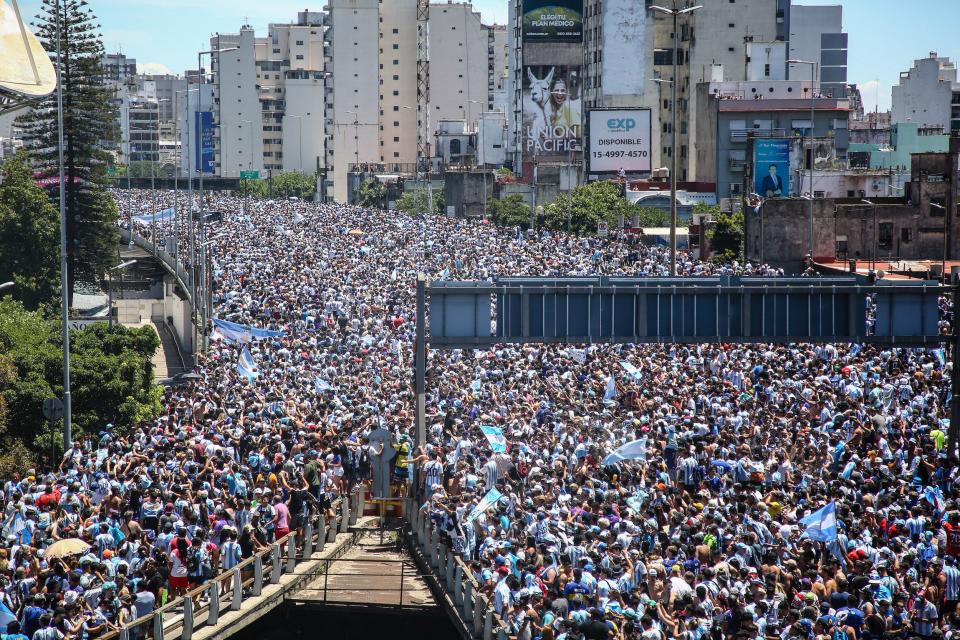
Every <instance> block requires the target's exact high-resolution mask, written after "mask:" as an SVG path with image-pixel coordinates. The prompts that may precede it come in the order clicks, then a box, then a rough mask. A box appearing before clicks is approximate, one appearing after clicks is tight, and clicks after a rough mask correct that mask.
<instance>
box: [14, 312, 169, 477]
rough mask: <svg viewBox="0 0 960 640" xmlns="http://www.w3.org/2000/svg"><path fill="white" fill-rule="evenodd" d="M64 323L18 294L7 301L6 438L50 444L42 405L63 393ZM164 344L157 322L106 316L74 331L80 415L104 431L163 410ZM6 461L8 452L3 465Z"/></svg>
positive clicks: (44, 447)
mask: <svg viewBox="0 0 960 640" xmlns="http://www.w3.org/2000/svg"><path fill="white" fill-rule="evenodd" d="M60 337H61V334H60V325H59V323H58V322H57V321H55V320H49V319H46V318H44V317H43V316H42V315H41V314H40V313H37V312H33V311H27V310H26V309H24V307H23V306H22V305H21V304H20V303H18V302H15V301H13V300H10V299H9V298H8V299H5V300H3V301H0V443H2V444H3V448H4V449H9V448H10V447H11V446H12V444H13V443H20V444H21V445H23V446H26V447H31V448H33V449H34V450H35V451H36V453H37V454H38V455H41V456H42V455H44V454H45V453H47V452H48V451H49V449H50V439H49V435H48V434H49V432H50V426H49V425H48V424H46V423H45V421H44V419H43V415H42V411H41V409H42V405H43V401H44V400H45V399H46V398H50V397H54V396H56V397H59V396H61V395H62V393H63V386H62V383H63V378H62V369H61V359H60V358H61V349H62V344H63V343H62V342H61V340H60ZM159 346H160V339H159V337H158V336H157V334H156V332H155V331H154V329H153V328H152V327H143V328H140V329H129V328H127V327H124V326H122V325H115V326H114V327H113V328H112V329H111V328H108V327H107V325H106V323H97V324H94V325H92V326H90V327H88V328H86V329H84V330H82V331H73V332H71V349H70V351H71V355H72V369H71V382H72V385H71V386H72V389H71V390H72V395H73V418H74V422H75V424H76V427H77V429H79V430H81V431H93V432H96V431H97V430H99V429H102V428H103V427H104V426H105V425H106V424H108V423H111V424H113V425H114V426H115V427H116V428H117V429H119V430H120V431H125V430H128V429H130V428H132V427H134V426H136V425H137V424H138V423H140V422H141V421H144V420H148V419H150V418H152V417H154V416H156V415H158V414H159V412H160V409H161V404H160V400H161V397H162V389H161V388H160V387H159V386H158V385H155V384H154V383H153V363H152V361H151V357H152V356H153V353H154V352H155V351H156V350H157V348H158V347H159ZM2 467H3V461H2V460H0V468H2Z"/></svg>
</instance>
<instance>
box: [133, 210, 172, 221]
mask: <svg viewBox="0 0 960 640" xmlns="http://www.w3.org/2000/svg"><path fill="white" fill-rule="evenodd" d="M176 217H177V212H176V210H175V209H173V208H172V207H171V208H169V209H164V210H163V211H158V212H156V213H147V214H145V215H142V216H134V218H133V221H134V222H136V223H137V224H151V223H153V222H166V221H167V220H173V219H174V218H176Z"/></svg>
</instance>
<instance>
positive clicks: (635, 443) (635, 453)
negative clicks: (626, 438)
mask: <svg viewBox="0 0 960 640" xmlns="http://www.w3.org/2000/svg"><path fill="white" fill-rule="evenodd" d="M646 459H647V438H639V439H637V440H632V441H630V442H628V443H627V444H625V445H623V446H622V447H620V448H619V449H617V450H616V451H614V452H613V453H611V454H609V455H607V457H606V458H604V459H603V464H604V465H605V466H610V465H614V464H617V463H618V462H623V461H625V460H646Z"/></svg>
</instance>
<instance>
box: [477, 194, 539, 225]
mask: <svg viewBox="0 0 960 640" xmlns="http://www.w3.org/2000/svg"><path fill="white" fill-rule="evenodd" d="M487 215H488V216H489V217H490V220H491V221H492V222H493V223H494V224H498V225H500V226H503V227H522V228H524V229H526V228H527V227H529V226H530V205H528V204H527V203H526V202H524V201H523V196H522V195H520V194H519V193H514V194H511V195H509V196H507V197H506V198H503V199H500V200H498V199H497V198H490V199H489V200H487Z"/></svg>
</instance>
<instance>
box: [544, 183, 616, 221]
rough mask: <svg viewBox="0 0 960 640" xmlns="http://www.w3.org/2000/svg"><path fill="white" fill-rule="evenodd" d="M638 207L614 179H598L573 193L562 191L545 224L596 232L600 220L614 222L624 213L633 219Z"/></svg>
mask: <svg viewBox="0 0 960 640" xmlns="http://www.w3.org/2000/svg"><path fill="white" fill-rule="evenodd" d="M634 211H635V209H634V206H633V205H631V204H630V203H629V202H628V201H627V199H626V198H624V197H623V195H622V193H621V191H620V186H619V185H618V184H616V183H614V182H608V181H597V182H589V183H587V184H585V185H581V186H579V187H577V188H576V189H574V190H573V193H571V194H562V195H561V196H560V197H559V198H557V200H556V202H554V203H553V204H550V205H547V207H546V208H545V210H544V214H545V216H544V224H545V225H546V226H547V227H548V228H550V229H555V230H566V229H567V228H568V227H569V229H570V231H571V232H572V233H578V234H594V233H596V232H597V224H598V223H599V222H607V223H609V224H611V225H615V224H616V223H617V222H618V221H619V219H620V217H621V216H623V217H624V218H625V219H628V220H629V219H630V218H631V216H632V215H633V213H634Z"/></svg>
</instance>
